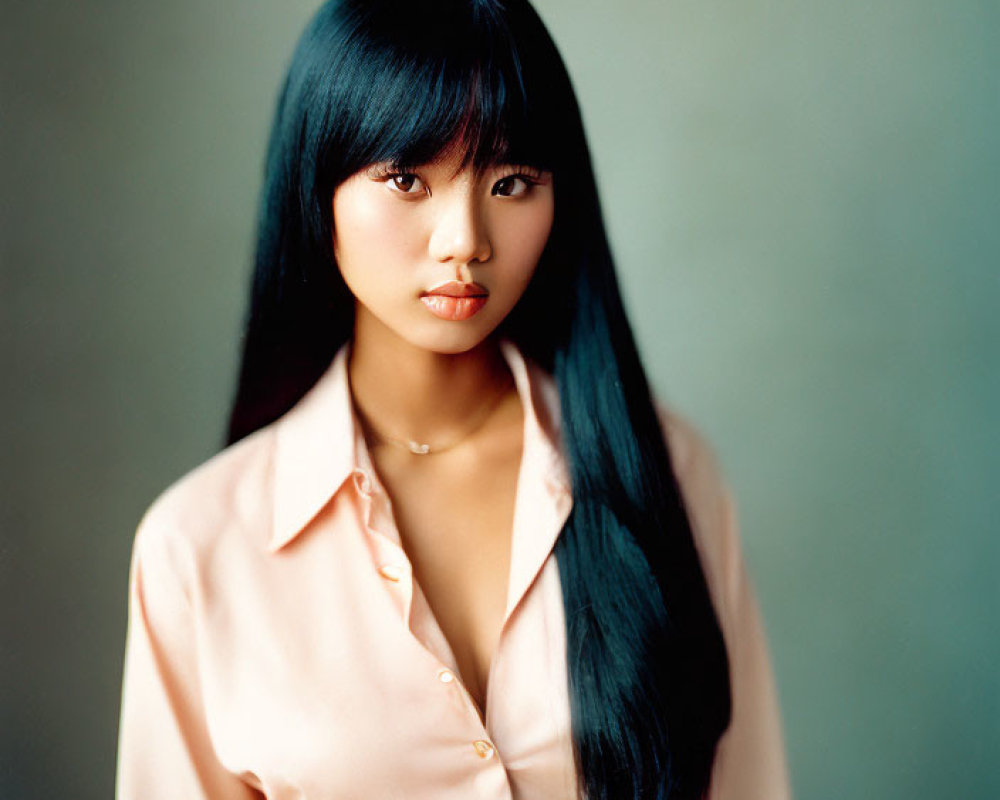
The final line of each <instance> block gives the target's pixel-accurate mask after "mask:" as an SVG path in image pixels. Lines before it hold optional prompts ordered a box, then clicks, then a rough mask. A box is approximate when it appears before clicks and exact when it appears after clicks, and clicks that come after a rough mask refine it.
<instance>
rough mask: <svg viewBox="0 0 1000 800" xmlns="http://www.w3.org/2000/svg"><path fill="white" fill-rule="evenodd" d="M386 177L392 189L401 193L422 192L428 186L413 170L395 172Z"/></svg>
mask: <svg viewBox="0 0 1000 800" xmlns="http://www.w3.org/2000/svg"><path fill="white" fill-rule="evenodd" d="M385 177H386V179H387V181H388V183H389V186H390V187H391V188H392V190H393V191H395V192H399V193H400V194H420V193H421V192H422V191H424V190H425V188H426V187H425V186H424V182H423V181H422V180H420V178H419V177H418V176H416V175H414V174H413V173H412V172H393V173H390V174H389V175H386V176H385Z"/></svg>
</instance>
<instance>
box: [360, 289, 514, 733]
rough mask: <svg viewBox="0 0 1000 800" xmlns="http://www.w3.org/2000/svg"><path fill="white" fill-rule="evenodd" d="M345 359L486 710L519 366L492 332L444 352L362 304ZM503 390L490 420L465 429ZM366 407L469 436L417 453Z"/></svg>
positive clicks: (399, 429) (396, 499)
mask: <svg viewBox="0 0 1000 800" xmlns="http://www.w3.org/2000/svg"><path fill="white" fill-rule="evenodd" d="M348 370H349V375H350V381H351V386H352V392H353V394H354V400H355V405H356V407H357V410H358V412H359V417H360V418H361V420H362V425H363V427H364V429H365V434H366V440H367V442H368V444H369V449H370V451H371V457H372V461H373V464H374V466H375V470H376V472H377V473H378V476H379V479H380V480H381V481H382V483H383V484H384V486H385V488H386V490H387V491H388V493H389V496H390V498H391V500H392V507H393V513H394V516H395V521H396V525H397V527H398V529H399V534H400V538H401V541H402V545H403V549H404V551H405V552H406V554H407V556H408V557H409V559H410V561H411V562H412V565H413V572H414V577H415V579H416V582H417V584H418V585H419V586H420V589H421V591H422V592H423V593H424V596H425V597H426V598H427V602H428V604H429V605H430V607H431V610H432V611H433V613H434V615H435V617H436V619H437V621H438V623H439V624H440V626H441V629H442V631H443V633H444V635H445V637H446V638H447V639H448V642H449V644H450V645H451V648H452V651H453V652H454V654H455V658H456V660H457V663H458V669H459V673H460V677H461V679H462V681H463V684H464V685H465V687H466V689H467V690H468V691H469V693H470V695H471V696H472V698H473V700H474V701H475V702H476V704H477V706H478V709H479V713H480V716H481V717H483V718H484V719H485V713H486V693H487V688H488V678H489V671H490V665H491V664H492V661H493V654H494V652H495V651H496V646H497V643H498V641H499V638H500V631H501V627H502V625H503V621H504V620H503V618H504V609H505V606H506V600H507V581H508V577H509V573H510V548H511V532H512V528H513V516H514V497H515V492H516V488H517V475H518V470H519V467H520V459H521V449H522V431H523V412H522V408H521V403H520V399H519V397H518V395H517V392H516V390H515V388H514V386H513V378H512V376H511V375H510V371H509V369H508V368H507V365H506V362H505V361H504V359H503V356H502V354H501V353H500V352H499V350H498V348H497V345H496V342H495V340H494V339H493V338H492V337H490V338H487V339H486V340H484V341H483V342H482V343H480V344H479V345H477V346H476V347H474V348H472V349H471V350H469V351H466V352H464V353H459V354H442V353H437V352H434V351H431V350H427V349H424V348H421V347H418V346H414V345H412V344H410V343H408V342H406V341H405V340H404V339H401V338H400V337H398V336H397V335H395V334H394V333H393V332H392V331H391V330H390V329H389V328H388V327H387V326H385V325H384V324H382V323H381V322H380V321H379V320H378V319H377V318H376V317H374V316H373V315H371V314H370V313H366V311H365V309H364V308H363V307H359V309H358V314H357V322H356V327H355V337H354V346H353V349H352V355H351V360H350V363H349V367H348ZM498 396H499V397H500V398H501V399H500V400H499V402H498V403H497V404H496V405H495V406H494V407H493V410H492V412H491V413H490V414H489V416H488V417H487V418H486V421H485V422H484V423H483V424H482V425H481V426H480V427H478V428H477V429H476V430H475V431H474V432H473V433H471V434H469V435H468V436H467V437H466V438H462V437H463V435H464V434H465V433H466V432H467V431H468V430H469V429H470V428H472V427H475V425H476V423H477V422H478V421H479V420H480V419H481V418H482V413H483V411H482V409H483V408H484V404H485V405H487V406H492V405H493V403H494V401H495V400H496V398H497V397H498ZM368 419H374V420H377V421H378V423H377V427H378V428H379V430H382V431H383V432H384V433H387V434H390V435H394V436H398V437H400V438H408V437H410V436H412V437H414V438H419V439H420V440H421V441H426V442H428V443H431V444H432V446H433V443H435V442H442V443H449V442H452V441H455V440H456V439H460V438H461V442H460V443H459V444H457V445H455V446H454V447H451V448H449V449H446V450H444V451H443V452H441V453H437V454H431V455H414V454H412V453H409V452H408V451H406V450H404V449H402V448H399V447H396V446H393V445H391V444H389V443H387V442H385V441H383V440H381V439H380V438H379V437H378V436H377V435H376V434H374V432H373V430H372V428H371V426H370V425H369V424H368V423H367V420H368ZM390 420H391V421H392V426H393V428H392V430H387V429H386V425H387V424H388V422H387V421H390Z"/></svg>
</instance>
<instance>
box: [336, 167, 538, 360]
mask: <svg viewBox="0 0 1000 800" xmlns="http://www.w3.org/2000/svg"><path fill="white" fill-rule="evenodd" d="M461 160H462V159H461V155H460V154H459V153H457V152H456V151H455V150H454V149H453V150H451V151H449V152H448V153H446V154H445V155H444V156H442V157H440V158H439V159H438V160H436V161H433V162H431V163H429V164H423V165H419V166H415V167H405V168H398V167H394V166H393V165H391V164H374V165H372V166H370V167H366V168H365V169H363V170H361V171H360V172H358V173H356V174H354V175H353V176H351V177H350V178H348V179H347V180H346V181H344V182H343V183H342V184H341V185H340V186H338V187H337V189H336V191H335V192H334V195H333V229H334V233H333V246H334V255H335V256H336V259H337V265H338V267H339V269H340V272H341V275H343V277H344V281H345V283H346V284H347V286H348V287H349V288H350V290H351V292H352V293H353V294H354V297H355V307H356V312H357V323H356V332H360V331H362V330H366V329H370V328H371V326H372V325H374V326H377V327H383V328H385V329H388V330H389V331H391V332H392V333H393V334H395V335H396V336H398V337H400V338H402V339H404V340H406V341H407V342H409V343H411V344H413V345H416V346H418V347H421V348H425V349H429V350H434V351H436V352H440V353H461V352H465V351H467V350H470V349H472V348H473V347H475V346H476V345H478V344H479V343H481V342H482V341H483V340H484V339H486V337H487V336H489V335H490V334H491V333H492V332H493V331H495V330H496V328H497V326H498V325H499V324H500V323H501V322H502V321H503V319H504V318H505V317H506V316H507V314H508V313H509V312H510V311H511V309H512V308H514V306H515V305H516V304H517V301H518V300H519V299H520V298H521V295H522V294H523V293H524V290H525V288H526V287H527V285H528V282H529V281H530V280H531V276H532V275H533V274H534V271H535V267H536V266H537V264H538V259H539V257H540V256H541V254H542V250H543V248H544V247H545V243H546V241H547V240H548V237H549V232H550V230H551V229H552V218H553V212H554V195H553V186H552V175H551V173H548V172H542V171H539V170H537V169H534V168H530V167H519V166H515V165H509V164H498V165H495V166H491V167H488V168H487V169H486V170H485V171H482V172H480V173H477V172H475V171H474V170H473V169H472V167H466V168H464V169H463V168H462V165H461Z"/></svg>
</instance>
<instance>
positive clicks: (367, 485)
mask: <svg viewBox="0 0 1000 800" xmlns="http://www.w3.org/2000/svg"><path fill="white" fill-rule="evenodd" d="M354 485H355V486H356V487H357V489H358V491H359V492H361V494H364V495H368V494H371V491H372V482H371V480H370V479H369V477H368V475H367V474H366V473H365V471H364V470H360V469H356V470H354Z"/></svg>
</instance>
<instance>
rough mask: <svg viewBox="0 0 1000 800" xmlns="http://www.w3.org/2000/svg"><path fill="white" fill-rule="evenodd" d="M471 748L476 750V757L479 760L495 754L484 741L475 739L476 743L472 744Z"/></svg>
mask: <svg viewBox="0 0 1000 800" xmlns="http://www.w3.org/2000/svg"><path fill="white" fill-rule="evenodd" d="M472 746H473V747H474V748H476V755H478V756H479V757H480V758H489V757H490V756H492V755H493V753H494V752H496V751H495V749H494V747H493V745H491V744H490V743H489V742H487V741H486V740H485V739H476V741H474V742H473V743H472Z"/></svg>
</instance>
